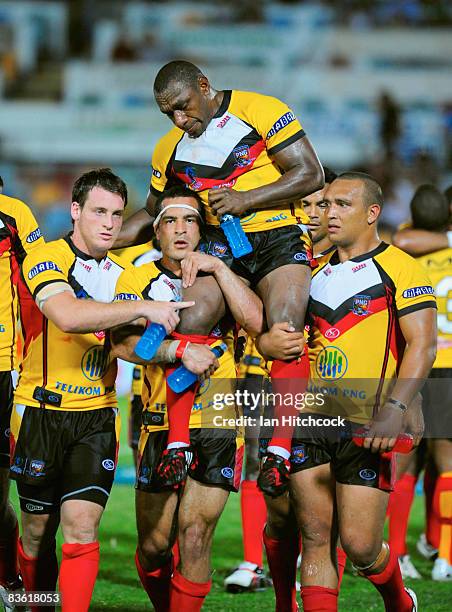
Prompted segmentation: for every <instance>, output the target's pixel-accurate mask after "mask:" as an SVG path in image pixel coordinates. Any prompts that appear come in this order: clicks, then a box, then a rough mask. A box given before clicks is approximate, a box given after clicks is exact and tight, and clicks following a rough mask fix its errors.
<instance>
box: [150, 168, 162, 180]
mask: <svg viewBox="0 0 452 612" xmlns="http://www.w3.org/2000/svg"><path fill="white" fill-rule="evenodd" d="M152 175H153V176H155V177H156V178H161V177H162V173H161V172H159V171H158V170H156V169H155V168H152Z"/></svg>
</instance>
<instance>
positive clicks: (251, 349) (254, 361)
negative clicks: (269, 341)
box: [238, 336, 269, 378]
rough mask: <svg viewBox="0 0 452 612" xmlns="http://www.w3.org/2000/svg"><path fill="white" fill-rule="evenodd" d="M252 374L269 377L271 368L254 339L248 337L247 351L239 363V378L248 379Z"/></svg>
mask: <svg viewBox="0 0 452 612" xmlns="http://www.w3.org/2000/svg"><path fill="white" fill-rule="evenodd" d="M250 374H253V375H255V376H268V375H269V368H268V367H267V364H266V361H265V359H264V358H263V357H262V355H261V354H260V353H259V351H258V350H257V348H256V344H255V341H254V338H252V337H251V336H248V338H247V339H246V344H245V351H244V353H243V357H242V359H241V360H240V363H239V367H238V376H239V378H246V376H249V375H250Z"/></svg>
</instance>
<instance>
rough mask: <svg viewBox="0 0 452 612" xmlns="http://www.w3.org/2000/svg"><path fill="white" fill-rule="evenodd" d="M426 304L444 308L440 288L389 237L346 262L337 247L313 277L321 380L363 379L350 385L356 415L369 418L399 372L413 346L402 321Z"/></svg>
mask: <svg viewBox="0 0 452 612" xmlns="http://www.w3.org/2000/svg"><path fill="white" fill-rule="evenodd" d="M423 308H436V301H435V296H434V290H433V287H432V285H431V282H430V280H429V279H428V277H427V275H426V273H425V271H424V270H423V269H422V268H421V266H420V265H419V263H418V262H417V261H416V260H415V259H413V258H412V257H410V256H409V255H407V254H406V253H404V252H403V251H400V250H399V249H397V248H396V247H393V246H389V245H387V244H385V243H383V242H382V243H381V244H380V245H379V246H378V247H377V248H376V249H374V250H373V251H371V252H369V253H366V254H364V255H361V256H359V257H356V258H353V259H350V260H348V261H345V262H343V263H341V262H340V261H339V257H338V254H337V252H335V253H333V255H332V257H331V258H330V260H329V262H328V263H326V264H324V265H323V266H321V267H319V268H317V269H316V270H315V271H314V276H313V279H312V284H311V294H310V300H309V317H310V340H309V353H310V360H311V379H313V384H315V385H316V386H319V385H320V386H322V385H327V384H328V383H338V384H336V388H337V390H336V392H339V393H341V390H342V392H344V389H343V387H344V385H346V383H347V382H348V381H349V382H350V384H351V385H355V386H356V387H357V389H356V390H355V391H353V393H352V391H350V390H348V391H347V393H348V394H349V399H350V402H349V404H350V407H351V411H352V412H353V416H354V418H353V420H355V421H358V422H363V421H367V420H368V418H370V417H371V416H372V415H373V414H374V412H375V411H376V410H378V407H379V405H380V402H381V399H382V398H384V397H385V393H386V392H387V389H388V387H389V384H390V383H391V381H393V380H394V378H395V377H396V376H397V371H398V368H399V366H400V363H401V360H402V357H403V353H404V349H405V340H404V338H403V335H402V332H401V329H400V325H399V320H400V318H401V317H403V316H405V315H407V314H409V313H412V312H415V311H417V310H421V309H423ZM341 379H342V380H341ZM339 381H340V382H339ZM365 381H367V383H366V382H365ZM358 387H359V389H358ZM336 397H337V396H336Z"/></svg>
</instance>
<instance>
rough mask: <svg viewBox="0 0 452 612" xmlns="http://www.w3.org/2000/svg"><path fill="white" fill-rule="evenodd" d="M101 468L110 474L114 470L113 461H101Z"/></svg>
mask: <svg viewBox="0 0 452 612" xmlns="http://www.w3.org/2000/svg"><path fill="white" fill-rule="evenodd" d="M102 467H103V468H104V469H106V470H107V471H108V472H112V471H113V470H114V469H115V462H114V461H113V459H104V460H103V461H102Z"/></svg>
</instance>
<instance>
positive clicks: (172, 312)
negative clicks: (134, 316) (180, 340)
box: [139, 300, 194, 334]
mask: <svg viewBox="0 0 452 612" xmlns="http://www.w3.org/2000/svg"><path fill="white" fill-rule="evenodd" d="M139 304H140V309H141V312H140V316H142V317H146V319H147V320H148V321H151V322H152V323H160V325H163V327H164V328H165V329H166V333H167V334H170V333H171V332H173V331H174V330H175V329H176V327H177V326H178V324H179V321H180V319H179V314H178V312H179V310H182V309H183V308H190V306H193V305H194V302H153V301H150V300H142V301H141V302H140V303H139Z"/></svg>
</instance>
